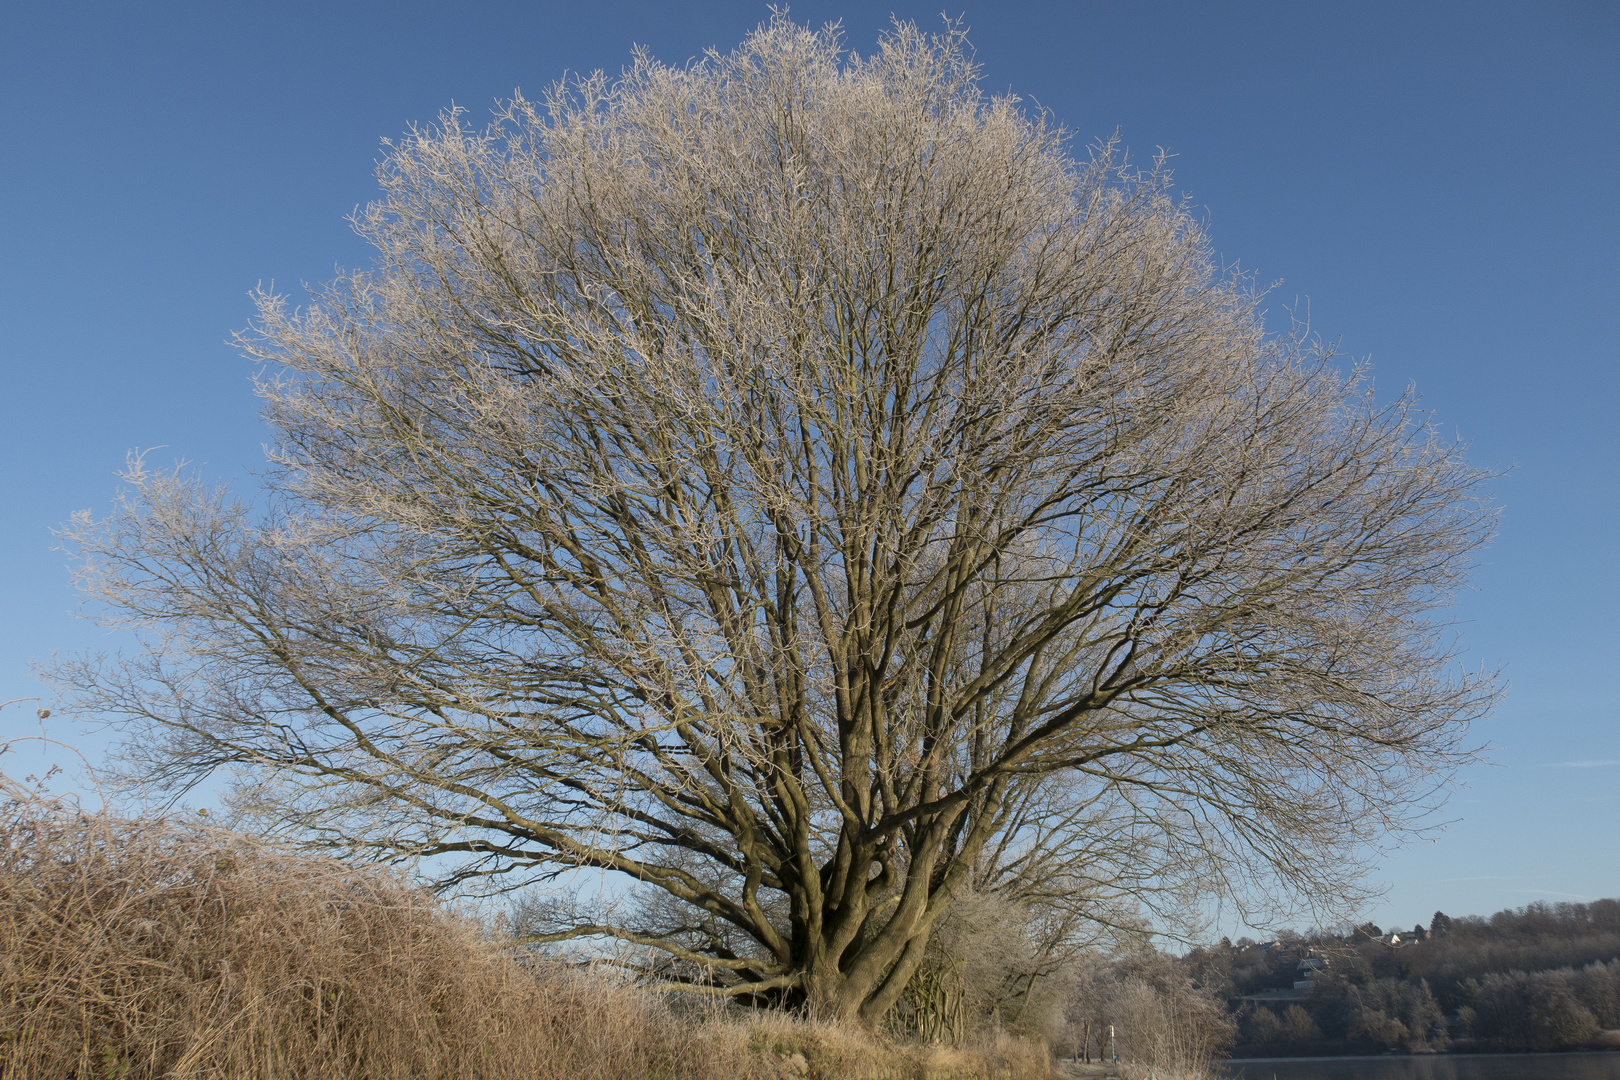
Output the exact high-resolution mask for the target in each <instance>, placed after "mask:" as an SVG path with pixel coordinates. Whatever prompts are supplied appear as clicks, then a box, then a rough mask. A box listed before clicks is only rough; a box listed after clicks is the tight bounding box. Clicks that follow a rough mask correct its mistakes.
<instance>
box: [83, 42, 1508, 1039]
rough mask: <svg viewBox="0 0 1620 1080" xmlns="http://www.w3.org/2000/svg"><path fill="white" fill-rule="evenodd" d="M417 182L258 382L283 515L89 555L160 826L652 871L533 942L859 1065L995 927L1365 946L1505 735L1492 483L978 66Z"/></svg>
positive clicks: (269, 318) (405, 164)
mask: <svg viewBox="0 0 1620 1080" xmlns="http://www.w3.org/2000/svg"><path fill="white" fill-rule="evenodd" d="M380 179H381V183H382V188H383V194H382V198H381V199H380V200H379V201H378V202H377V203H375V204H374V205H372V206H370V207H368V208H367V209H366V210H365V212H364V213H362V214H360V215H359V216H358V218H357V220H356V225H357V228H358V229H359V231H360V233H361V234H362V235H363V236H364V237H366V238H367V239H368V240H369V241H370V242H371V243H372V244H374V245H375V248H376V250H377V259H376V263H375V265H374V267H373V268H372V269H370V270H368V271H366V272H363V273H355V274H350V275H346V276H343V277H340V278H339V279H337V280H335V281H333V282H332V283H330V284H328V285H326V286H325V287H323V288H321V289H319V290H317V291H316V292H315V293H314V294H313V296H312V299H311V301H310V304H309V306H307V307H305V308H303V309H301V310H295V309H293V308H291V307H289V306H288V305H287V304H286V303H285V302H284V301H283V300H282V298H280V297H276V296H272V295H263V296H261V297H260V309H259V319H258V322H257V324H256V326H255V328H254V329H253V330H252V331H251V332H249V333H247V334H244V335H243V336H242V338H241V344H242V347H243V349H244V350H245V352H246V353H247V354H248V355H249V356H250V357H252V358H254V359H256V360H258V361H262V362H263V363H264V364H265V365H266V368H265V372H264V374H263V375H262V376H261V377H260V378H259V382H258V386H259V390H260V393H261V394H262V395H263V397H264V399H265V402H266V410H267V418H268V420H269V422H270V423H271V424H272V425H273V426H274V427H275V429H276V431H277V432H278V436H277V437H278V440H279V441H278V443H277V444H276V446H275V447H273V449H272V459H273V462H274V469H273V470H272V471H271V472H270V473H269V474H268V475H267V476H266V478H265V480H264V488H263V491H262V493H261V495H260V496H259V497H257V498H256V499H255V500H253V501H251V502H249V503H242V502H237V501H233V498H232V497H231V496H230V495H229V494H228V493H226V492H225V491H223V490H221V489H218V488H215V487H212V486H209V485H208V484H205V483H203V482H201V481H199V480H197V479H195V478H194V477H192V476H190V475H189V474H186V473H184V472H178V473H155V472H152V471H150V470H148V469H146V468H145V467H144V466H142V465H141V464H140V463H139V462H138V461H137V462H136V463H135V464H134V465H133V466H132V468H131V470H130V473H129V476H128V484H129V488H128V490H127V492H126V495H125V496H124V498H123V500H122V501H121V502H120V504H119V505H118V507H117V509H116V511H115V513H114V514H113V515H112V517H111V518H110V519H107V520H104V521H96V520H92V519H91V518H89V517H88V516H85V517H83V518H80V519H78V520H76V521H75V522H74V524H73V525H71V526H70V527H69V528H68V530H67V535H68V540H69V542H70V544H72V545H75V546H76V548H77V551H78V552H79V554H80V556H81V557H82V576H83V580H84V584H85V587H86V589H87V590H88V593H89V595H90V596H92V597H94V598H96V599H99V600H101V601H105V603H106V605H107V607H106V610H107V611H108V613H109V618H110V619H112V620H113V621H122V622H123V623H125V624H129V625H133V626H134V627H136V628H137V629H138V630H139V631H140V632H141V633H142V635H143V640H144V641H145V643H146V651H145V652H144V653H143V654H142V655H140V656H137V657H135V658H133V659H130V660H127V661H116V662H114V661H105V660H98V659H95V658H90V659H87V660H85V661H83V662H79V663H75V664H69V665H67V666H65V667H63V668H61V669H60V670H59V671H58V672H57V676H58V678H59V679H60V680H61V681H63V682H64V683H65V684H67V685H68V686H69V687H71V688H73V691H74V693H75V695H76V700H77V707H78V709H79V710H80V711H81V712H89V713H95V714H98V715H102V716H105V717H109V718H112V719H114V720H117V721H119V722H121V723H125V724H127V725H129V728H130V730H131V732H132V733H133V735H134V738H133V740H132V742H131V746H130V757H129V762H130V766H131V772H132V774H133V775H136V776H138V777H140V778H141V779H143V780H144V781H146V782H149V783H155V784H158V785H168V786H170V787H174V786H179V785H184V784H187V783H190V782H193V781H195V780H196V779H198V778H199V777H202V776H204V775H206V774H208V773H210V772H211V771H213V770H217V769H227V770H231V771H232V774H233V775H234V776H235V777H236V778H237V788H236V792H235V796H234V798H235V799H236V801H237V804H238V806H239V807H240V808H241V809H242V811H243V812H244V813H248V814H251V815H256V816H257V817H258V818H259V819H260V820H261V821H262V822H263V825H264V827H265V828H271V829H274V828H279V829H283V830H287V831H290V832H293V833H296V834H297V835H300V836H303V837H304V838H306V839H308V840H310V841H311V842H317V843H324V844H327V845H330V846H332V847H335V848H337V849H339V850H345V851H349V852H352V853H354V854H356V855H364V856H367V857H378V858H407V857H414V856H418V855H430V856H445V857H448V858H453V859H454V860H455V861H454V862H453V863H442V862H441V863H436V864H435V865H453V869H452V870H451V871H450V872H449V873H448V875H447V879H446V883H447V884H455V883H458V882H459V883H465V882H469V881H471V880H474V879H483V880H485V881H494V882H495V883H497V884H501V883H507V884H512V885H514V886H515V885H518V884H526V883H531V882H534V881H537V880H545V879H547V878H548V877H552V878H554V877H556V876H557V875H560V874H566V873H567V872H569V871H571V870H573V869H574V868H581V867H584V868H595V869H597V870H602V871H611V872H615V873H617V874H621V875H623V876H624V877H626V878H627V879H630V880H631V881H633V882H635V883H636V891H637V892H636V894H637V895H639V896H643V897H646V896H652V895H656V896H658V897H662V898H663V899H662V901H661V902H651V901H646V900H644V901H643V902H641V903H639V904H620V905H618V906H617V907H608V908H601V909H587V908H586V907H583V906H580V905H577V904H569V903H561V902H558V903H553V904H550V905H541V906H539V907H536V908H534V909H533V911H532V914H533V915H534V916H535V918H534V921H533V925H531V927H530V929H531V930H532V931H533V933H534V935H535V937H536V940H552V941H558V940H567V939H572V938H577V937H587V936H604V935H605V936H608V937H613V938H618V939H622V940H624V941H627V942H632V943H639V944H641V945H645V946H648V947H651V948H656V949H660V950H663V951H664V952H666V953H668V954H669V955H670V956H672V957H673V958H675V959H676V960H678V961H680V962H681V964H683V965H685V969H686V970H702V971H705V972H708V973H709V977H710V978H712V980H714V985H715V986H716V987H718V988H719V989H721V990H723V991H725V992H728V993H742V994H754V995H760V994H767V995H768V994H774V995H777V996H778V997H783V998H786V999H789V1000H793V1001H807V1002H810V1003H811V1004H813V1005H814V1006H815V1007H817V1008H819V1009H822V1010H824V1011H826V1012H828V1013H830V1014H835V1015H839V1016H844V1017H850V1018H855V1019H858V1020H860V1021H862V1022H866V1023H874V1022H876V1021H877V1020H878V1019H879V1018H881V1017H882V1016H883V1015H884V1013H885V1012H886V1011H887V1010H888V1009H890V1008H891V1006H892V1005H893V1004H894V1002H895V1001H896V1000H897V999H898V997H899V995H900V994H901V992H902V990H903V989H904V987H905V985H906V983H907V981H908V980H909V979H910V978H911V977H912V975H913V973H914V972H915V970H916V969H917V966H918V965H919V963H920V962H921V961H922V959H923V956H924V950H925V948H926V945H927V941H928V937H929V932H930V928H931V927H932V926H933V925H934V924H935V922H936V921H937V920H938V919H939V918H940V916H941V914H942V913H943V912H944V911H945V910H946V909H947V907H948V906H949V904H950V902H951V898H952V896H953V895H954V894H955V893H956V892H957V891H958V890H959V889H960V888H961V887H962V886H964V884H966V883H968V882H970V881H972V882H973V883H974V884H975V886H976V887H982V888H987V889H990V890H992V891H995V892H996V893H997V894H998V895H1003V896H1007V897H1010V898H1012V899H1014V900H1016V901H1018V902H1028V903H1035V902H1040V903H1047V904H1056V905H1059V906H1064V907H1065V910H1068V911H1070V912H1071V913H1073V914H1074V915H1075V916H1076V917H1077V918H1085V919H1093V920H1102V921H1104V922H1106V921H1109V920H1116V919H1118V918H1121V917H1123V916H1122V913H1125V912H1129V911H1131V910H1134V909H1135V908H1138V907H1141V906H1146V907H1147V908H1148V909H1149V910H1157V911H1161V912H1167V911H1173V910H1174V909H1175V908H1176V906H1177V905H1178V904H1180V903H1182V902H1184V901H1185V900H1186V899H1187V898H1188V897H1189V896H1193V895H1208V894H1209V893H1211V892H1219V893H1222V894H1225V895H1228V896H1232V897H1236V898H1239V900H1240V902H1243V900H1244V898H1252V897H1254V896H1256V895H1260V894H1262V893H1263V892H1264V891H1265V890H1267V889H1276V888H1279V887H1285V888H1286V890H1287V891H1288V892H1289V893H1290V894H1296V895H1297V894H1303V895H1305V896H1308V897H1312V898H1316V899H1318V900H1324V901H1327V902H1328V903H1329V904H1332V903H1333V902H1336V901H1349V900H1352V899H1353V897H1354V883H1355V881H1356V880H1357V873H1358V871H1359V869H1360V865H1359V862H1358V860H1357V857H1356V853H1357V851H1358V850H1361V847H1360V845H1362V844H1364V843H1365V842H1367V841H1378V840H1381V839H1382V838H1383V837H1384V836H1386V835H1387V834H1388V833H1389V831H1390V830H1397V831H1398V830H1401V829H1403V828H1405V827H1407V826H1408V825H1409V823H1410V822H1411V821H1412V820H1413V815H1414V814H1415V813H1417V812H1419V811H1420V810H1421V809H1422V807H1423V806H1424V805H1426V802H1425V800H1426V799H1427V798H1428V797H1429V796H1430V795H1432V794H1433V792H1434V791H1435V790H1436V784H1437V783H1438V782H1439V781H1440V780H1442V779H1443V778H1444V776H1445V774H1446V773H1447V771H1448V770H1449V769H1450V768H1451V766H1452V765H1453V764H1454V763H1455V762H1456V761H1457V760H1458V757H1459V749H1458V747H1459V743H1458V739H1459V738H1460V735H1461V733H1462V730H1463V728H1464V725H1465V722H1466V721H1467V720H1468V719H1469V718H1470V717H1472V716H1474V715H1476V714H1478V713H1479V712H1480V710H1481V709H1483V708H1484V707H1485V706H1486V705H1487V704H1488V701H1489V697H1490V693H1491V686H1490V684H1489V681H1488V680H1478V679H1469V678H1463V677H1455V676H1448V674H1447V671H1448V664H1449V656H1448V653H1447V650H1446V646H1445V644H1444V641H1443V640H1442V638H1441V635H1440V631H1439V630H1438V629H1437V628H1436V625H1435V624H1434V623H1432V622H1431V621H1430V619H1429V617H1428V612H1429V611H1430V610H1431V609H1432V608H1433V607H1434V606H1435V605H1436V604H1437V603H1440V602H1443V601H1444V599H1445V598H1446V595H1447V593H1448V591H1449V590H1451V589H1452V588H1454V587H1455V586H1456V585H1457V584H1458V583H1459V582H1460V580H1461V577H1462V575H1463V574H1464V573H1465V571H1466V569H1467V563H1468V560H1469V555H1470V552H1471V551H1472V550H1473V549H1474V548H1475V547H1476V546H1477V545H1478V544H1479V543H1480V542H1481V541H1482V539H1483V537H1484V535H1485V533H1486V531H1487V529H1488V524H1489V513H1488V511H1487V510H1486V509H1484V508H1482V507H1481V506H1480V505H1479V504H1478V503H1477V502H1476V501H1475V499H1474V497H1473V492H1474V490H1475V488H1476V486H1477V483H1478V480H1479V476H1478V474H1477V473H1475V472H1473V471H1471V470H1469V469H1468V468H1467V467H1466V466H1465V465H1464V464H1463V463H1462V462H1461V460H1460V459H1459V457H1458V453H1457V450H1456V448H1455V447H1454V446H1453V445H1450V444H1448V443H1446V442H1444V441H1443V440H1441V439H1439V438H1438V437H1437V436H1436V435H1435V434H1434V433H1433V432H1432V431H1431V430H1430V429H1429V428H1427V427H1425V426H1424V424H1423V422H1422V417H1421V416H1419V415H1418V414H1417V413H1416V412H1415V409H1414V403H1413V399H1412V397H1411V396H1410V395H1407V396H1403V397H1400V398H1398V399H1397V400H1395V401H1393V402H1392V403H1388V404H1379V403H1378V402H1376V401H1375V400H1374V399H1373V397H1372V396H1371V391H1370V388H1369V387H1368V386H1367V385H1366V383H1365V382H1364V381H1363V379H1362V377H1361V376H1360V374H1359V373H1351V374H1349V375H1346V374H1343V373H1341V372H1340V370H1339V369H1338V367H1337V366H1336V365H1334V364H1333V363H1331V362H1330V356H1329V355H1328V353H1327V352H1325V351H1324V350H1322V349H1321V348H1319V347H1318V346H1316V345H1314V344H1313V343H1312V342H1311V341H1310V340H1308V339H1307V338H1305V337H1303V336H1302V335H1299V334H1295V335H1291V336H1288V335H1285V336H1282V337H1277V336H1268V335H1267V334H1266V333H1265V332H1264V329H1263V327H1262V325H1261V321H1260V317H1259V315H1258V313H1257V305H1258V303H1259V295H1258V294H1257V293H1256V292H1255V291H1254V289H1253V288H1252V287H1251V284H1250V283H1249V282H1248V281H1247V280H1245V279H1244V278H1242V277H1240V276H1236V275H1234V274H1231V273H1228V272H1226V271H1224V270H1223V269H1222V268H1221V267H1220V266H1219V264H1218V262H1217V260H1216V258H1215V256H1214V254H1213V252H1212V251H1211V248H1210V245H1209V242H1208V239H1207V238H1206V236H1205V234H1204V232H1203V231H1202V229H1201V228H1200V226H1199V224H1198V223H1197V222H1196V221H1195V220H1194V219H1193V218H1192V217H1191V216H1190V215H1189V214H1188V212H1187V211H1186V209H1185V207H1184V206H1183V205H1182V204H1181V202H1180V201H1179V200H1178V199H1177V198H1175V197H1174V196H1173V195H1172V193H1171V191H1170V189H1169V186H1168V184H1169V182H1168V178H1167V177H1166V176H1165V175H1163V173H1162V172H1161V171H1159V170H1157V169H1155V170H1151V171H1148V172H1145V173H1144V172H1139V171H1137V170H1135V169H1133V168H1130V167H1127V166H1126V165H1125V164H1123V163H1122V162H1121V160H1120V159H1119V157H1118V156H1117V155H1116V154H1115V152H1114V150H1113V148H1112V146H1111V145H1103V146H1100V147H1098V148H1096V149H1095V150H1094V151H1093V152H1092V154H1091V155H1090V157H1089V158H1088V159H1087V160H1076V159H1075V158H1073V157H1071V156H1070V154H1069V152H1068V151H1067V149H1066V142H1065V139H1064V136H1063V134H1062V133H1061V132H1060V131H1058V130H1056V129H1054V128H1053V127H1051V126H1050V125H1049V124H1048V122H1047V121H1046V119H1045V118H1044V117H1041V116H1038V115H1035V116H1032V115H1030V114H1028V113H1026V112H1025V111H1023V110H1021V109H1020V108H1019V107H1018V105H1017V103H1016V102H1015V101H1013V100H1010V99H989V98H986V97H984V96H982V95H981V93H980V91H979V89H978V84H977V74H976V71H975V69H974V67H973V65H972V64H971V62H970V58H969V53H968V51H967V48H966V45H965V42H964V41H963V39H962V38H961V36H960V35H959V34H957V33H956V32H954V31H953V30H950V29H947V31H946V32H945V33H944V34H942V35H940V36H938V37H929V36H927V35H924V34H921V33H919V32H918V31H917V30H916V29H915V28H913V27H910V26H903V25H902V26H897V28H896V29H895V30H894V31H893V32H892V34H890V35H889V36H888V37H887V38H886V39H885V40H884V41H883V42H882V44H881V46H880V48H879V49H878V51H877V52H876V53H875V54H874V55H872V56H870V57H867V58H857V57H854V56H851V55H849V54H846V53H844V52H842V51H841V48H840V46H839V44H838V41H837V37H836V35H835V34H834V33H833V32H832V31H825V32H820V33H817V32H812V31H809V30H805V29H802V28H799V27H796V26H794V25H793V24H791V23H790V22H788V21H787V20H786V19H785V18H782V17H778V18H776V19H773V20H772V21H771V22H769V23H768V24H767V25H765V26H763V27H761V28H760V29H759V30H758V31H756V32H755V33H754V34H753V35H752V36H750V37H749V39H748V40H747V41H746V42H745V43H744V44H743V45H742V46H741V47H740V48H739V49H738V50H737V51H736V52H734V53H732V54H729V55H720V54H711V55H709V56H707V57H706V58H705V59H703V60H702V61H701V62H698V63H696V64H693V65H690V66H688V67H685V68H670V67H666V66H664V65H661V64H659V63H657V62H655V61H653V60H652V59H650V58H648V57H645V56H639V57H638V58H637V59H636V60H635V62H634V64H633V66H632V67H631V68H629V69H628V70H627V71H626V72H625V74H624V75H623V77H622V78H621V79H620V80H619V81H617V82H610V81H608V80H606V79H604V78H602V77H600V76H598V77H595V78H589V79H585V80H583V81H580V82H578V83H575V84H572V85H570V86H566V87H562V86H560V87H558V88H557V89H556V90H555V91H554V92H553V93H552V94H550V95H549V96H547V97H546V98H545V99H544V100H543V101H541V102H539V103H532V102H529V101H527V100H524V99H521V98H519V99H516V100H514V101H512V102H510V103H509V105H508V106H507V107H505V109H504V110H503V111H502V112H501V113H500V115H499V116H498V117H497V118H496V120H495V121H494V123H493V124H492V126H490V127H488V128H485V129H475V128H472V127H469V126H468V125H467V124H466V122H465V121H464V118H463V116H462V115H461V114H460V113H458V112H452V113H448V114H446V115H445V116H444V117H443V118H442V120H441V123H440V124H439V126H437V127H435V128H432V129H428V130H421V131H415V132H413V133H412V134H411V135H410V136H409V137H408V138H406V139H404V140H403V141H401V142H399V143H398V144H396V145H393V146H392V147H391V150H390V152H389V154H388V156H387V159H386V160H385V162H384V163H383V165H382V166H381V169H380Z"/></svg>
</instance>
